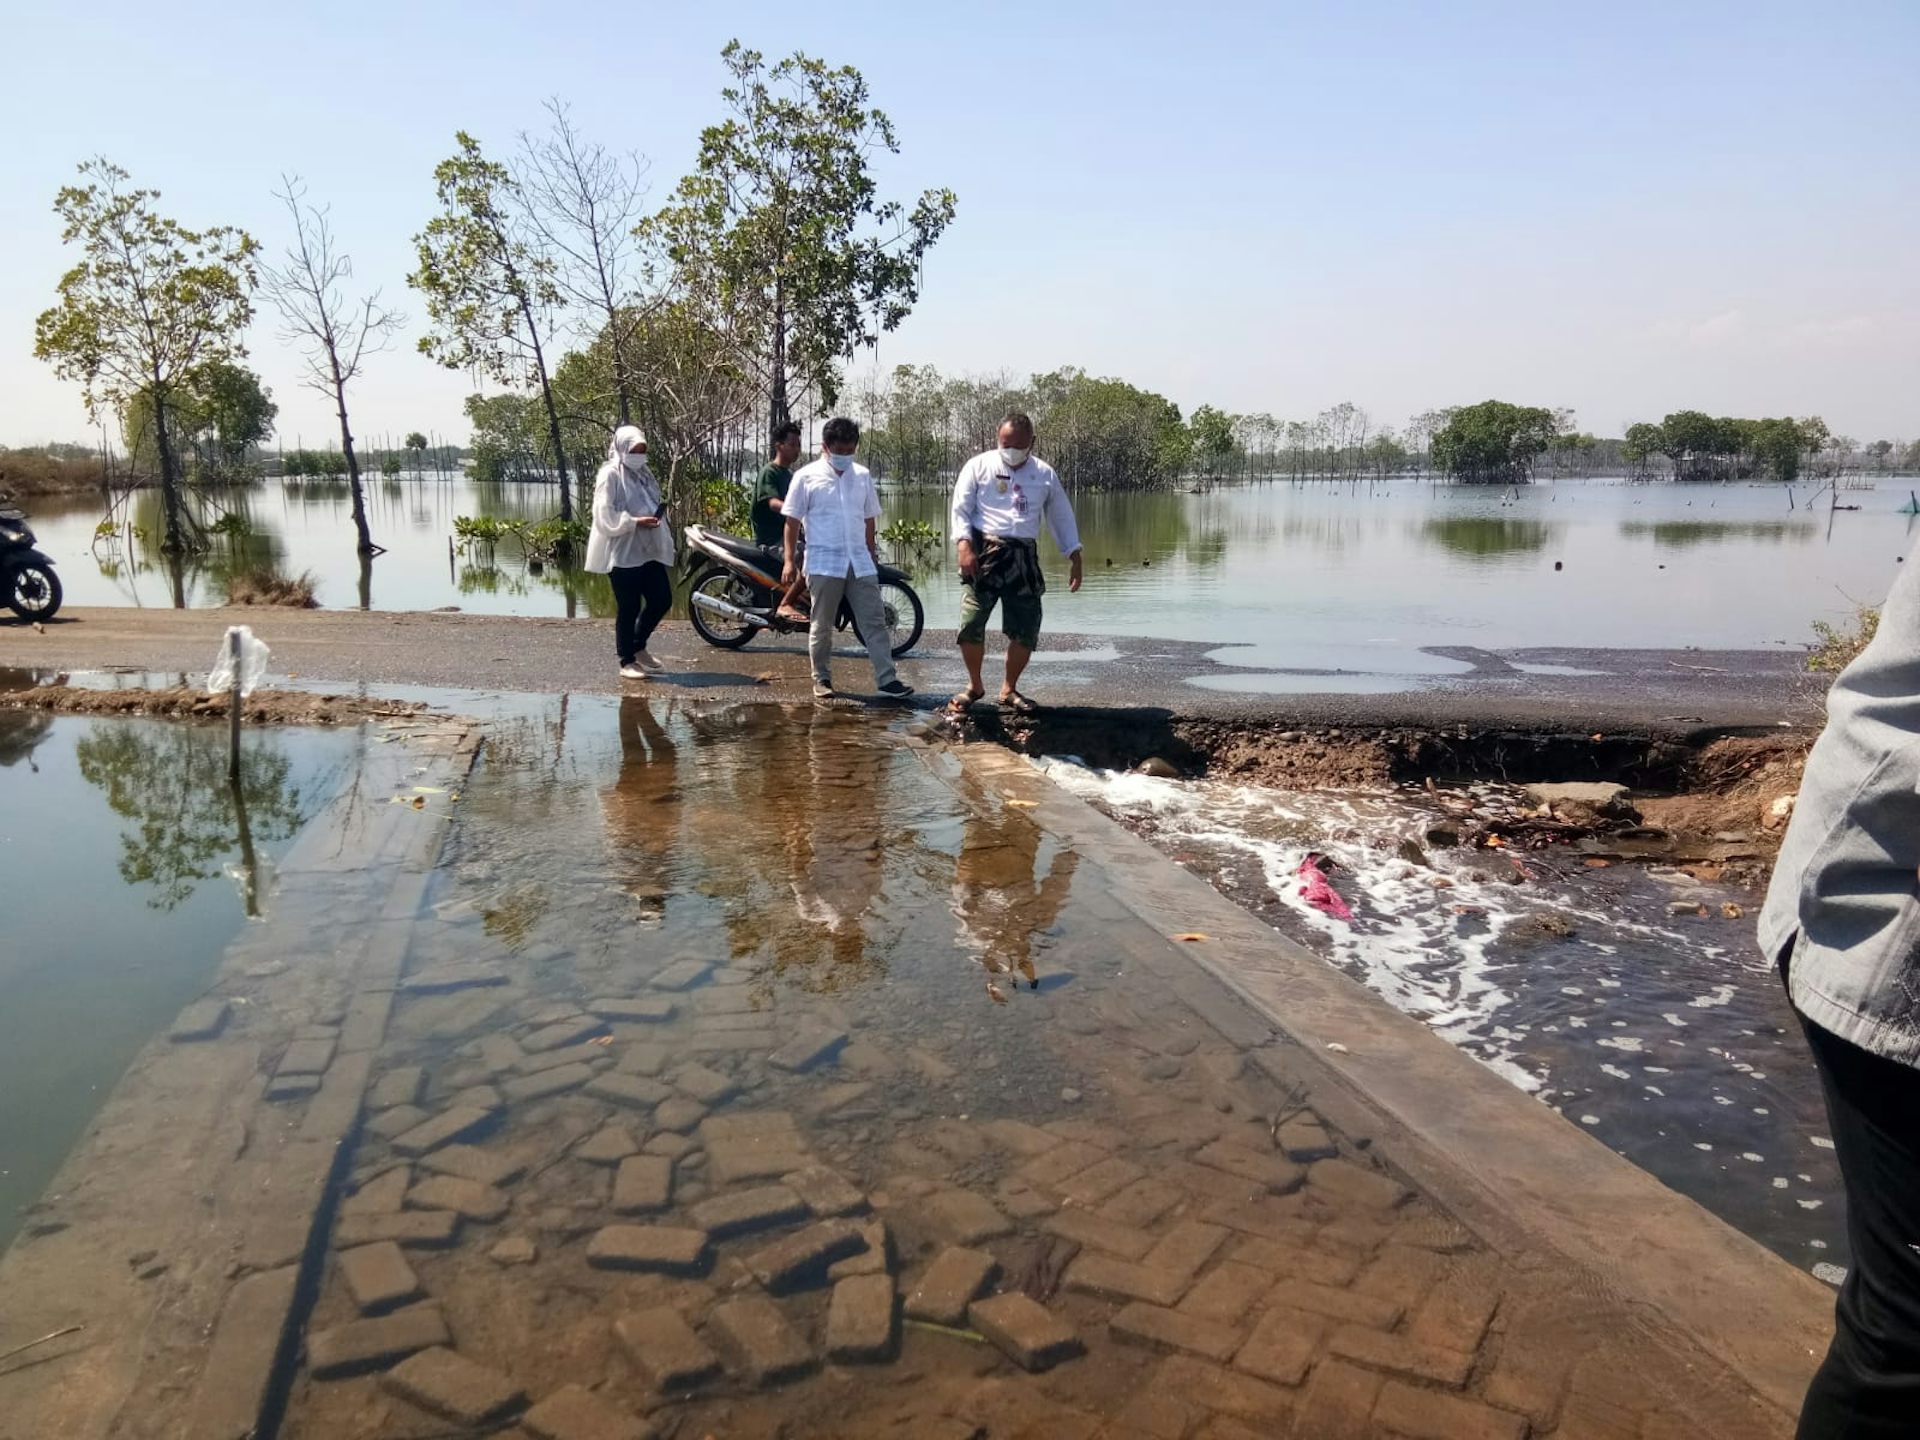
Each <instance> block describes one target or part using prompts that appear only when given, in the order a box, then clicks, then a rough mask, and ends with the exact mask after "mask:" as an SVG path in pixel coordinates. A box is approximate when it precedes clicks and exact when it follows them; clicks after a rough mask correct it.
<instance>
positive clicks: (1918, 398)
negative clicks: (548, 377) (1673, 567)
mask: <svg viewBox="0 0 1920 1440" xmlns="http://www.w3.org/2000/svg"><path fill="white" fill-rule="evenodd" d="M14 11H15V13H14V14H12V15H10V16H9V17H8V19H7V21H6V28H7V33H8V36H9V40H10V45H9V49H10V51H11V52H12V60H13V63H12V64H11V65H10V66H9V67H8V68H9V77H8V83H7V85H6V86H5V87H4V88H0V121H4V126H5V128H4V133H5V134H6V135H7V136H8V137H10V140H9V143H8V145H7V147H6V149H5V153H4V156H0V227H4V233H5V234H6V236H7V244H6V247H5V255H6V259H7V263H6V265H5V266H4V267H0V393H4V395H5V397H6V403H5V405H4V408H0V441H10V442H23V441H36V440H45V439H67V438H75V439H77V438H83V437H84V435H85V429H86V421H85V414H84V411H83V410H82V408H81V406H80V403H79V400H78V397H77V394H76V393H75V391H74V389H73V387H70V386H66V385H63V384H61V383H60V382H58V381H56V380H55V379H54V378H53V376H52V374H51V372H50V370H49V369H48V367H46V366H45V365H43V364H41V363H40V362H38V361H36V360H34V359H33V357H32V324H33V317H34V316H35V315H36V314H37V313H38V312H39V311H40V310H41V309H43V308H45V306H46V305H47V304H48V303H50V300H51V296H52V289H53V285H54V282H55V280H56V279H57V278H58V276H59V274H60V273H61V271H62V269H63V268H64V267H65V265H66V263H68V262H67V261H66V259H65V257H64V255H63V252H62V249H61V246H60V244H59V234H58V228H57V222H56V220H55V218H54V216H53V214H52V212H51V208H50V205H51V201H52V197H53V194H54V192H55V190H56V189H57V188H58V187H59V186H60V185H61V184H63V183H65V182H66V180H67V179H68V177H69V176H70V174H71V171H72V166H73V164H74V163H75V162H76V161H78V160H79V159H81V158H83V157H85V156H87V155H91V154H94V153H105V154H107V155H108V156H110V157H111V158H113V159H114V160H116V161H117V162H118V163H120V164H121V165H123V166H125V167H126V168H128V169H129V170H131V171H132V172H133V174H134V178H135V180H136V181H137V182H138V183H140V184H143V185H148V186H153V187H156V188H158V189H160V190H161V191H162V192H163V196H164V208H165V209H167V210H168V211H169V212H170V213H172V214H174V215H175V216H177V218H179V219H180V220H181V221H182V222H183V223H187V224H205V223H211V222H216V221H218V222H227V223H234V224H240V225H244V226H246V227H247V228H248V229H250V230H251V231H252V232H253V233H254V234H255V235H256V237H257V238H259V239H260V240H261V241H262V243H263V244H264V245H265V246H267V247H268V249H269V250H272V251H277V250H278V248H279V247H280V245H282V244H283V243H284V240H285V225H284V221H283V219H282V217H281V215H280V213H279V211H278V207H277V204H276V202H274V201H273V199H272V197H271V191H272V190H273V189H274V187H275V185H276V183H277V181H278V178H279V176H280V175H281V173H282V172H283V171H293V172H297V173H299V174H300V175H302V176H304V177H305V178H306V180H307V182H308V184H309V186H310V188H311V191H312V194H313V196H314V198H316V199H318V200H323V201H326V202H329V203H330V204H331V205H332V207H333V213H334V221H335V226H336V229H337V231H338V233H339V236H340V238H341V239H342V241H343V242H344V243H345V244H346V246H347V247H348V248H349V249H350V250H351V251H352V253H353V255H354V257H355V260H356V262H357V265H358V270H359V274H360V276H361V277H362V278H363V280H365V281H366V282H367V283H369V284H378V285H380V286H382V287H383V289H384V292H385V295H386V297H387V298H388V299H389V300H392V301H395V302H397V303H398V304H400V305H401V306H402V307H404V308H406V309H407V310H408V311H409V312H410V314H411V315H412V316H413V317H414V322H413V324H411V325H410V326H409V330H408V337H407V339H406V340H405V341H403V342H402V343H401V344H400V345H399V346H398V347H396V349H395V350H394V351H393V352H392V353H389V354H387V355H384V356H381V357H379V358H377V359H376V360H375V361H373V362H372V364H371V366H370V368H369V372H368V374H367V377H366V379H365V381H364V382H363V385H362V388H361V391H360V394H359V397H358V400H357V403H356V425H355V428H356V430H357V431H358V432H360V433H361V434H363V435H368V436H372V435H377V434H379V433H380V432H382V431H390V432H395V433H398V432H402V431H405V430H408V429H413V428H427V427H431V428H434V429H437V430H439V431H441V432H446V433H453V434H460V433H463V430H464V427H463V425H462V422H461V419H460V411H459V406H460V400H461V398H462V397H463V396H464V395H465V394H466V393H467V391H468V390H469V388H470V385H469V382H468V380H467V378H466V377H465V376H464V375H460V374H453V373H448V372H445V371H440V370H437V369H436V368H435V367H434V366H433V365H432V364H431V363H430V362H429V361H427V360H426V359H425V358H424V357H421V356H418V355H416V354H415V353H413V350H412V343H411V342H412V336H413V335H416V334H417V333H418V331H419V328H420V316H421V315H422V307H421V306H420V304H419V303H418V299H417V297H414V296H412V295H410V294H409V292H408V291H407V289H406V285H405V276H406V273H407V271H408V269H409V268H410V265H411V259H412V254H411V247H410V243H409V237H410V236H411V235H413V234H414V232H415V231H417V230H418V229H419V228H420V226H421V224H422V223H423V222H424V221H425V219H426V218H427V216H428V215H429V213H430V211H431V205H432V198H433V197H432V181H431V171H432V168H433V166H434V164H435V162H436V161H438V160H439V159H441V158H442V157H443V156H444V155H445V154H447V153H448V151H449V149H450V147H451V138H452V134H453V132H454V130H455V129H456V128H464V129H467V130H470V131H472V132H473V133H475V134H476V135H478V136H479V137H480V138H481V139H482V140H483V141H484V142H485V143H487V144H488V145H489V147H490V148H491V149H493V150H495V151H499V152H504V151H505V150H507V149H508V148H509V147H510V146H511V144H512V142H513V139H514V137H515V136H516V134H517V133H518V132H519V131H521V130H523V129H529V128H538V127H539V126H540V125H541V122H542V120H543V118H544V117H543V115H542V111H541V108H540V107H541V102H542V101H543V100H544V99H545V98H546V97H547V96H549V95H556V94H557V95H559V96H561V97H563V98H564V99H566V100H568V101H570V102H571V103H572V105H573V107H574V113H575V118H576V120H577V122H578V123H579V125H580V126H581V128H582V129H583V130H585V131H586V132H587V133H589V134H590V135H592V136H594V137H596V138H599V139H602V140H604V141H606V142H607V143H609V144H611V145H615V146H619V147H622V148H626V147H631V148H633V149H636V150H639V151H641V152H642V153H644V154H645V155H647V156H648V157H650V159H651V162H652V176H653V179H654V182H655V194H656V196H659V195H664V193H665V192H666V191H667V190H668V189H669V188H670V187H671V186H672V184H673V182H674V180H675V179H677V177H678V176H679V175H680V174H681V173H682V172H683V170H684V169H685V168H686V167H687V165H688V164H689V162H690V161H691V159H692V156H693V151H694V147H695V144H696V141H697V136H698V132H699V129H700V127H701V126H702V125H704V124H707V123H709V122H710V121H712V120H714V119H716V118H718V115H719V97H718V92H719V88H720V85H721V83H722V72H721V68H720V64H719V60H718V52H719V50H720V48H721V46H722V45H724V44H725V43H726V41H727V40H728V39H730V38H732V37H734V36H738V37H740V38H741V39H742V40H744V41H746V42H747V43H749V44H751V45H753V46H756V47H757V48H760V49H762V50H765V51H767V52H768V53H769V54H781V53H785V52H787V51H790V50H792V49H795V48H804V49H806V50H808V51H810V52H811V53H815V54H818V55H821V56H822V57H824V58H827V59H829V60H831V61H834V62H846V63H851V64H853V65H856V66H858V67H859V68H860V69H861V70H862V71H863V72H864V73H865V74H866V76H867V79H868V81H869V83H870V84H871V86H872V89H873V92H874V97H875V100H876V101H877V103H879V104H880V105H882V106H883V107H884V108H886V109H887V110H888V111H889V112H890V113H891V114H892V116H893V118H894V120H895V122H896V124H897V126H898V129H899V132H900V139H901V143H902V154H901V155H900V156H899V157H898V158H897V159H893V160H890V161H889V162H888V163H887V166H886V169H885V174H886V177H887V180H888V182H889V184H890V185H891V186H892V188H894V189H895V190H896V191H899V192H903V193H917V192H918V190H919V189H920V188H922V187H924V186H928V185H947V186H951V187H952V188H953V189H954V190H955V191H957V192H958V195H959V200H960V204H959V215H958V219H957V220H956V222H955V224H954V226H953V228H952V229H951V230H950V231H949V233H948V235H947V237H946V238H945V239H944V240H943V241H942V242H941V244H940V246H939V247H938V248H937V250H936V251H935V252H934V254H933V256H932V257H931V258H930V260H929V263H928V265H927V273H926V281H927V288H926V294H925V297H924V300H923V302H922V304H921V306H920V308H919V310H918V311H917V312H916V313H915V315H914V316H913V317H912V318H911V319H910V320H909V321H908V322H907V323H906V324H905V325H904V326H903V327H902V328H901V329H900V330H899V331H897V332H896V333H894V334H893V335H891V336H888V337H887V338H886V339H885V341H884V342H883V343H882V345H881V347H880V350H879V353H878V356H877V361H878V363H880V364H882V365H886V366H891V365H893V364H895V363H899V362H904V361H913V362H923V363H933V364H936V365H939V366H941V367H942V368H943V369H951V370H995V371H997V370H1002V369H1004V370H1007V371H1010V372H1012V373H1014V374H1016V375H1019V374H1025V373H1028V372H1033V371H1041V370H1048V369H1052V368H1054V367H1056V366H1059V365H1063V364H1077V365H1081V366H1084V367H1085V368H1087V369H1089V370H1092V371H1094V372H1097V373H1103V374H1115V375H1120V376H1123V377H1125V378H1127V379H1130V380H1132V381H1134V382H1136V383H1139V384H1142V385H1146V386H1150V387H1152V388H1155V389H1158V390H1161V391H1163V392H1165V393H1166V394H1168V395H1170V396H1172V397H1173V398H1174V399H1175V400H1176V401H1178V402H1179V403H1180V404H1181V405H1182V406H1183V407H1185V408H1188V409H1191V408H1192V407H1193V406H1196V405H1198V404H1201V403H1203V402H1212V403H1215V404H1218V405H1221V406H1223V407H1225V408H1228V409H1231V410H1265V411H1269V412H1271V413H1273V414H1275V415H1277V416H1279V417H1281V418H1283V419H1285V418H1298V417H1300V416H1302V415H1307V414H1311V413H1312V412H1314V411H1317V410H1319V409H1322V408H1324V407H1326V406H1328V405H1331V404H1333V403H1336V402H1338V401H1341V400H1352V401H1354V402H1356V403H1358V404H1360V405H1362V406H1363V407H1365V408H1367V409H1368V410H1369V411H1370V412H1371V413H1372V414H1373V415H1374V416H1375V417H1376V418H1377V419H1378V420H1379V421H1382V422H1385V423H1389V424H1393V425H1396V426H1397V425H1400V424H1402V423H1404V421H1405V420H1406V418H1407V417H1408V416H1409V415H1411V414H1413V413H1415V412H1416V411H1419V410H1423V409H1427V408H1429V407H1433V406H1438V405H1446V404H1457V403H1462V402H1468V401H1473V400H1478V399H1484V398H1486V397H1487V396H1489V395H1497V396H1500V397H1501V398H1506V399H1513V400H1517V401H1523V402H1526V403H1535V404H1545V405H1568V406H1572V407H1574V408H1575V409H1576V410H1577V412H1578V415H1579V421H1580V423H1581V425H1582V426H1583V427H1584V428H1588V429H1592V430H1596V431H1599V432H1601V433H1611V434H1617V433H1619V431H1620V430H1621V428H1622V427H1624V426H1625V425H1626V424H1627V423H1629V422H1630V421H1633V420H1637V419H1648V418H1658V417H1659V415H1661V414H1663V413H1665V412H1666V411H1667V410H1671V409H1677V408H1682V407H1687V408H1699V409H1705V410H1710V411H1714V412H1726V413H1738V414H1776V413H1792V414H1807V413H1819V414H1822V415H1824V416H1825V417H1826V418H1827V420H1828V421H1829V423H1830V424H1832V425H1833V426H1834V427H1835V429H1837V430H1840V431H1843V432H1845V433H1848V434H1851V435H1854V436H1856V437H1857V438H1859V439H1861V440H1863V441H1865V440H1870V439H1875V438H1879V437H1881V436H1888V437H1896V436H1899V437H1906V438H1912V437H1914V436H1916V435H1920V262H1917V261H1916V249H1917V248H1920V247H1916V243H1915V241H1916V230H1917V229H1920V226H1917V224H1916V222H1920V165H1916V160H1920V115H1916V112H1915V110H1914V106H1913V98H1912V96H1913V78H1914V76H1915V74H1916V73H1920V4H1914V3H1912V0H1886V3H1873V0H1852V3H1849V0H1839V3H1831V4H1826V5H1821V6H1814V5H1812V4H1799V5H1783V4H1771V3H1751V0H1749V3H1742V4H1718V3H1684V0H1681V3H1667V4H1638V3H1605V4H1601V3H1590V4H1583V5H1573V4H1559V3H1547V0H1536V3H1532V4H1465V3H1448V4H1431V3H1428V4H1411V3H1407V4H1386V3H1364V0H1360V3H1348V4H1313V5H1303V4H1287V3H1271V4H1261V5H1252V4H1248V5H1241V4H1231V5H1226V4H1204V3H1202V4H1187V5H1182V6H1168V5H1165V4H1145V3H1133V0H1126V3H1115V4H1110V5H1097V4H1090V3H1080V4H1045V3H1041V4H1033V5H1001V4H975V5H970V6H964V7H961V6H954V7H939V9H938V10H937V12H936V11H935V9H934V7H922V6H915V5H902V4H899V3H897V0H896V3H894V4H890V5H872V4H864V3H852V4H842V5H836V6H832V7H796V6H794V5H792V4H791V3H782V4H762V3H758V0H749V3H734V4H731V5H726V6H686V5H675V6H670V7H661V6H650V5H645V4H639V5H631V4H630V5H608V4H600V3H593V0H582V3H575V4H571V5H567V6H564V7H553V6H546V5H534V4H498V3H495V4H479V5H473V4H469V5H453V4H448V3H441V0H431V3H407V0H389V3H387V4H382V5H373V4H363V3H357V0H346V3H336V4H330V5H325V6H320V5H311V4H289V5H283V6H278V7H255V6H244V7H243V6H239V5H231V4H206V3H183V4H176V5H173V6H169V7H161V8H160V9H159V10H151V9H149V8H148V7H141V6H134V5H130V4H123V3H118V0H112V3H93V4H89V5H86V6H84V7H80V6H76V7H72V9H71V10H68V11H66V12H56V11H55V9H54V8H53V7H51V6H40V7H36V11H35V13H31V14H21V13H19V11H20V7H19V6H18V5H16V6H15V7H14ZM256 332H257V333H256V334H255V336H254V339H253V343H252V350H253V357H254V359H253V363H254V364H255V366H256V368H258V369H259V370H260V371H261V372H262V374H263V375H264V376H265V377H266V378H267V380H268V382H269V384H271V385H272V387H273V389H274V391H275V398H276V399H277V400H279V401H280V403H281V405H282V430H283V432H284V434H285V436H286V438H287V441H288V443H292V439H293V437H294V436H295V435H303V436H304V437H305V438H306V439H307V440H308V441H309V442H310V443H323V442H324V437H325V435H326V407H325V405H324V403H323V402H322V401H321V400H320V399H319V397H317V396H314V395H312V394H311V393H310V392H306V391H303V390H301V389H300V388H299V387H298V383H297V374H298V372H297V365H296V362H295V359H294V356H293V355H292V354H291V353H290V352H289V351H288V350H287V349H286V348H285V347H284V346H282V345H281V344H280V343H279V341H278V340H277V338H276V333H275V326H274V323H273V321H272V318H271V317H270V316H268V315H264V314H263V316H262V318H261V319H260V321H259V322H257V325H256ZM872 363H874V358H863V359H862V360H861V361H860V362H859V364H860V366H861V367H862V368H864V367H865V366H866V365H869V364H872Z"/></svg>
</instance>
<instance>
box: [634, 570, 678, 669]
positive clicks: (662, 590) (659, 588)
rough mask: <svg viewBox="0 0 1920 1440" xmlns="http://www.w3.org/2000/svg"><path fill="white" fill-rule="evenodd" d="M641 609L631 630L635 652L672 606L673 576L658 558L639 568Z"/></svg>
mask: <svg viewBox="0 0 1920 1440" xmlns="http://www.w3.org/2000/svg"><path fill="white" fill-rule="evenodd" d="M638 573H639V576H640V600H641V606H642V608H641V611H640V615H639V618H638V619H637V621H636V622H635V628H634V631H633V648H634V651H635V652H636V653H638V652H639V651H641V650H644V649H646V648H647V642H648V641H649V640H651V639H652V638H653V632H654V631H655V630H657V629H658V628H659V627H660V622H661V621H662V620H664V619H666V618H667V612H668V611H669V610H671V609H672V608H673V577H672V576H671V575H669V574H668V573H667V567H666V566H664V565H662V564H661V563H660V562H659V561H658V560H649V561H648V562H647V563H646V564H644V565H642V566H641V567H640V568H639V572H638Z"/></svg>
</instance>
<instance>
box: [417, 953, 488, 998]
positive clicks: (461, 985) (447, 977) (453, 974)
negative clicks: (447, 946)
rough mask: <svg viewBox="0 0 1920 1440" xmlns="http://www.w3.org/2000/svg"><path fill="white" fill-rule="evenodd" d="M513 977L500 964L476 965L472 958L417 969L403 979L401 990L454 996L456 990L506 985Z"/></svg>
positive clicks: (419, 993)
mask: <svg viewBox="0 0 1920 1440" xmlns="http://www.w3.org/2000/svg"><path fill="white" fill-rule="evenodd" d="M511 979H512V977H511V976H509V975H508V974H507V972H506V971H505V970H502V969H501V968H500V967H499V966H497V965H476V964H473V963H472V962H470V961H461V960H455V961H449V962H448V963H447V964H444V965H429V966H427V967H426V968H425V969H423V970H416V971H414V973H413V974H411V975H409V976H408V977H407V978H406V979H404V980H402V981H401V982H400V989H401V990H402V991H403V992H405V993H406V994H408V995H451V994H452V993H453V992H454V991H456V990H475V989H484V988H487V987H490V986H494V985H505V984H507V983H508V982H509V981H510V980H511Z"/></svg>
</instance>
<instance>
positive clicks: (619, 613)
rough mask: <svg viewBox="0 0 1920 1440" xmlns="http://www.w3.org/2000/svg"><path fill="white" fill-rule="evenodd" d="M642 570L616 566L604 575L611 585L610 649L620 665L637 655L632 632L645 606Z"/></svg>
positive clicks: (633, 567) (641, 568)
mask: <svg viewBox="0 0 1920 1440" xmlns="http://www.w3.org/2000/svg"><path fill="white" fill-rule="evenodd" d="M644 569H646V567H645V566H644V565H616V566H614V567H613V569H612V570H611V571H610V572H609V573H608V575H607V579H608V580H610V581H612V582H613V646H614V649H616V650H617V651H619V652H620V663H621V664H622V665H625V664H627V663H628V662H630V661H631V660H632V659H633V657H634V656H635V655H637V654H639V653H640V647H639V645H638V644H636V643H635V641H634V631H635V630H636V629H637V628H638V627H639V624H640V611H641V610H642V608H643V607H644V605H645V603H646V602H645V598H644V592H645V583H644V582H643V581H642V580H641V578H640V572H641V571H642V570H644Z"/></svg>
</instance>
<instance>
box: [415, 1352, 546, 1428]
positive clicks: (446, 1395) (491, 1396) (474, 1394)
mask: <svg viewBox="0 0 1920 1440" xmlns="http://www.w3.org/2000/svg"><path fill="white" fill-rule="evenodd" d="M380 1383H381V1385H382V1386H383V1387H384V1388H386V1389H387V1390H390V1391H392V1392H393V1393H394V1394H395V1395H398V1396H399V1397H400V1398H401V1399H402V1400H406V1401H408V1402H409V1403H411V1404H414V1405H418V1406H419V1407H420V1408H421V1409H422V1410H425V1411H426V1412H427V1413H428V1414H430V1415H438V1416H439V1417H440V1418H441V1419H442V1420H451V1421H453V1422H454V1423H455V1424H456V1425H484V1424H486V1423H487V1422H488V1421H490V1420H498V1419H500V1418H502V1417H503V1416H506V1415H509V1414H511V1413H512V1412H513V1411H515V1410H518V1409H519V1408H520V1407H521V1406H522V1405H524V1404H526V1401H527V1392H526V1391H525V1390H523V1389H521V1388H520V1387H519V1386H518V1385H516V1384H514V1383H513V1381H512V1380H510V1379H509V1378H508V1377H506V1376H505V1375H502V1374H501V1373H500V1372H499V1371H498V1370H490V1369H488V1368H487V1367H486V1366H485V1365H480V1364H477V1363H475V1362H474V1361H472V1360H469V1359H467V1357H466V1356H464V1355H461V1354H459V1353H458V1352H457V1351H453V1350H448V1349H445V1348H444V1347H438V1346H436V1347H435V1348H434V1349H431V1350H422V1351H421V1352H420V1353H419V1354H417V1355H415V1356H413V1357H412V1358H411V1359H408V1360H405V1361H402V1362H401V1363H400V1364H399V1365H397V1366H395V1367H394V1368H393V1369H392V1370H389V1371H388V1372H387V1374H386V1375H385V1377H383V1378H382V1380H381V1382H380Z"/></svg>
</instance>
